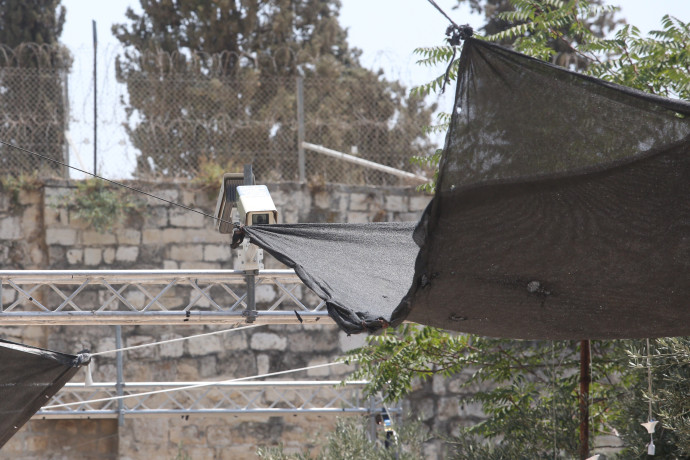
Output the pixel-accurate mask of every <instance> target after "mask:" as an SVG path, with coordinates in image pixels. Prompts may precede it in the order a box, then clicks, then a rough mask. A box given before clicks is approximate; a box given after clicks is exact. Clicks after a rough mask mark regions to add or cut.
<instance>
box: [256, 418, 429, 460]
mask: <svg viewBox="0 0 690 460" xmlns="http://www.w3.org/2000/svg"><path fill="white" fill-rule="evenodd" d="M368 425H369V417H361V418H359V419H353V418H338V420H337V422H336V427H335V431H333V432H331V433H329V434H328V435H327V436H326V439H325V442H324V443H323V445H315V446H313V447H315V448H320V450H321V452H320V453H319V454H318V455H312V454H311V453H310V451H308V450H303V451H302V452H301V453H296V454H287V453H285V451H284V449H283V447H282V446H279V447H260V448H259V449H258V452H257V455H258V457H259V458H260V459H262V460H308V459H318V460H321V459H323V460H349V459H358V460H360V459H361V460H415V459H418V458H422V457H423V452H422V447H423V443H424V441H425V440H426V439H427V437H428V434H427V433H426V430H424V428H423V427H421V426H420V424H419V423H417V422H414V421H413V422H408V423H405V424H404V425H402V426H397V425H393V427H394V431H393V432H390V434H389V433H386V432H383V430H381V429H377V431H376V438H375V439H370V438H369V436H370V434H369V433H368V431H369V430H368ZM310 450H311V449H310Z"/></svg>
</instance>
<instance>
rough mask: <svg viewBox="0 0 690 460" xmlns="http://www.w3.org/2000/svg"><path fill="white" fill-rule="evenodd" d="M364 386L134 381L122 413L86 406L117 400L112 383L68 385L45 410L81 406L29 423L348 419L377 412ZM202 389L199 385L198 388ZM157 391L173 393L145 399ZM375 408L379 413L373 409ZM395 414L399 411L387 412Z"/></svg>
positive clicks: (45, 413)
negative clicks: (311, 416)
mask: <svg viewBox="0 0 690 460" xmlns="http://www.w3.org/2000/svg"><path fill="white" fill-rule="evenodd" d="M366 383H367V382H365V381H353V382H348V383H346V384H342V383H341V382H340V381H285V380H274V381H261V382H232V383H218V382H158V383H156V382H139V383H131V382H128V383H125V384H124V385H123V386H124V393H123V394H124V395H125V396H128V397H126V398H123V399H121V400H119V401H122V402H123V404H122V409H119V408H118V400H112V399H111V400H109V401H101V402H92V403H87V402H86V401H91V400H97V399H107V398H112V397H115V396H117V395H118V391H117V385H116V383H115V382H106V383H95V384H93V385H90V386H85V385H84V384H83V383H68V384H67V385H65V387H64V388H63V389H62V390H60V392H58V394H56V395H55V396H54V397H53V399H52V400H51V401H50V402H49V403H47V404H46V406H51V405H58V404H66V403H73V402H83V403H82V404H78V405H74V406H67V407H61V408H54V409H46V408H43V409H41V410H40V411H38V412H37V413H36V414H35V415H34V417H33V418H34V419H65V418H118V417H119V416H120V414H122V415H124V416H125V417H169V416H171V415H203V416H209V415H252V414H254V415H266V416H273V415H288V414H322V415H333V416H342V415H353V414H371V413H374V412H375V413H380V411H381V410H382V408H383V403H382V401H381V400H375V401H372V400H362V399H361V390H362V388H363V387H364V385H366ZM201 385H203V386H201ZM157 390H177V391H169V392H165V393H156V394H146V393H149V392H153V391H157ZM375 408H378V409H375ZM388 411H389V412H391V413H395V414H398V413H400V408H394V409H388Z"/></svg>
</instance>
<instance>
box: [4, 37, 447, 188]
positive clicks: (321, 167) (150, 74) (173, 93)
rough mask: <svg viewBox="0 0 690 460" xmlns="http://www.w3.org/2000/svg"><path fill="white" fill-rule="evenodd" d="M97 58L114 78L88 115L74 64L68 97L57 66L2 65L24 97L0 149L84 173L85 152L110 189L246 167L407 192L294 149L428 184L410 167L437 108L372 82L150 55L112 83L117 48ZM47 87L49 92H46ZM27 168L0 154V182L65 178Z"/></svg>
mask: <svg viewBox="0 0 690 460" xmlns="http://www.w3.org/2000/svg"><path fill="white" fill-rule="evenodd" d="M82 54H83V53H82ZM103 54H104V58H103V62H102V65H103V66H104V67H105V68H106V69H109V72H111V73H106V75H105V76H104V77H103V78H104V79H105V82H103V81H99V82H98V85H97V88H96V89H97V91H98V95H99V98H98V101H99V102H98V104H97V106H96V107H97V111H96V112H95V111H94V109H93V102H92V101H93V89H90V88H93V82H94V79H93V76H92V75H89V71H88V70H87V69H88V67H85V66H83V64H82V67H79V66H76V67H75V68H73V70H72V72H71V73H70V74H69V78H70V84H69V87H70V91H69V98H68V97H67V94H68V93H67V91H66V88H67V83H66V78H67V74H66V70H65V69H64V65H63V68H57V69H56V68H52V67H49V66H48V67H40V68H35V66H34V68H26V67H21V66H16V65H15V66H12V65H7V63H5V64H6V65H5V66H4V67H2V68H0V85H1V86H0V88H2V90H3V91H5V88H8V87H10V86H11V88H12V91H14V92H16V94H18V95H25V98H14V99H11V100H9V99H8V100H4V98H3V109H4V110H3V115H2V125H1V126H0V139H1V140H4V141H6V142H11V143H13V144H15V145H18V146H19V147H22V148H26V149H28V150H32V151H36V152H37V153H43V152H50V155H51V157H54V158H56V159H67V158H69V159H70V160H71V162H70V164H72V165H74V166H77V167H80V168H82V169H86V170H88V171H89V172H90V171H92V170H93V168H92V167H91V162H90V158H89V157H90V150H94V158H96V157H97V158H98V165H97V170H98V172H99V173H101V174H103V175H105V176H106V177H109V178H113V179H122V178H137V179H158V178H161V177H165V178H176V179H193V178H195V177H197V176H198V175H200V174H204V173H206V172H205V171H207V170H208V169H209V168H208V167H209V166H212V167H215V168H216V169H222V170H225V171H232V170H235V171H241V170H242V167H243V165H244V164H249V163H251V164H253V166H254V171H255V174H256V177H257V181H261V182H277V181H297V180H306V181H309V182H313V183H321V182H323V183H326V182H335V183H347V184H371V185H403V184H404V185H409V184H410V180H409V179H400V178H398V177H396V176H393V175H391V174H388V173H385V172H382V171H377V170H372V169H370V168H366V167H363V166H359V165H354V164H352V163H347V162H344V161H342V160H338V159H335V158H330V157H326V156H323V155H322V154H319V153H316V152H313V151H311V150H308V149H301V148H300V145H301V143H300V141H304V142H308V143H311V144H317V145H322V146H324V147H327V148H329V149H333V150H337V151H340V152H343V153H346V154H353V155H354V156H357V157H359V158H362V159H366V160H370V161H374V162H376V163H381V164H383V165H386V166H390V167H393V168H397V169H401V170H405V171H409V172H414V173H417V174H422V175H426V176H430V172H429V171H425V170H423V169H422V168H421V167H419V166H416V165H414V164H413V163H412V162H411V161H410V159H411V158H412V156H415V155H416V156H420V155H421V156H423V155H429V154H431V153H432V152H433V151H434V149H435V148H436V146H435V145H433V142H432V141H430V140H429V139H428V138H427V137H426V136H425V134H424V132H423V130H424V126H425V125H428V124H430V121H431V114H432V112H433V109H434V107H430V106H428V105H427V104H426V103H425V102H424V101H423V100H422V99H420V98H415V97H410V96H409V95H408V93H407V91H406V90H405V88H403V87H401V86H400V85H398V84H396V83H394V82H393V83H391V82H386V81H385V80H383V78H382V77H380V76H374V77H372V76H371V75H374V74H371V73H369V74H368V75H369V77H368V78H359V77H358V76H347V75H343V76H339V77H337V78H315V77H313V78H309V77H304V78H302V77H275V76H273V77H266V76H264V75H263V74H262V73H261V72H258V71H252V70H251V69H249V70H247V69H243V70H242V72H233V73H232V74H231V75H227V74H225V73H224V72H222V71H219V70H218V69H216V68H214V67H213V66H211V67H209V66H203V65H200V62H202V60H203V59H208V56H192V57H193V59H190V57H189V56H186V64H185V65H184V66H183V67H182V68H180V67H179V66H172V65H169V64H170V61H171V60H174V59H175V56H170V55H164V54H161V53H158V54H157V55H155V56H145V57H142V59H146V60H147V62H148V63H149V67H147V68H146V69H147V71H139V72H134V73H130V74H128V75H126V76H127V78H122V76H123V75H125V73H122V72H121V73H120V74H119V75H120V77H121V78H120V79H119V81H115V79H114V78H113V77H112V72H114V69H115V68H121V67H118V66H119V65H121V64H120V62H119V61H118V58H120V59H121V58H122V54H121V50H120V49H118V50H113V49H109V50H106V52H105V53H103ZM214 58H215V57H213V56H212V57H211V59H214ZM151 63H153V64H151ZM77 64H78V63H77ZM152 68H153V69H155V70H156V71H152ZM209 69H210V70H209ZM365 76H366V75H365ZM46 80H48V81H50V82H54V83H53V84H52V85H51V86H48V85H46V83H45V81H46ZM48 89H50V90H51V91H52V92H51V93H48V92H47V91H48ZM39 95H40V96H39ZM89 98H91V100H89ZM12 101H15V102H12ZM67 107H69V108H71V111H70V112H69V119H68V121H69V123H68V122H66V121H65V120H67V118H66V117H67V112H66V110H67V109H66V108H67ZM98 112H100V115H96V113H98ZM92 113H93V114H94V115H93V116H92ZM38 114H40V116H39V115H38ZM94 119H97V123H96V128H97V129H96V132H97V138H98V144H97V148H96V149H94V148H93V143H92V142H93V141H92V139H93V137H94V129H93V125H94ZM68 128H69V129H68ZM18 133H19V134H18ZM46 133H48V134H49V135H46ZM90 139H91V141H90ZM35 161H36V158H35V157H32V156H31V155H27V154H26V153H21V154H17V152H15V151H12V149H8V148H7V147H4V146H3V148H2V150H0V162H1V164H2V166H3V168H4V170H5V171H7V172H21V171H35V170H39V171H40V172H41V174H52V175H59V176H64V175H65V174H66V172H65V171H64V168H63V169H60V168H55V167H53V168H52V169H48V170H45V171H44V170H42V169H41V168H38V167H37V166H36V164H35ZM41 161H42V160H41ZM94 161H95V160H94ZM42 162H43V163H45V162H44V161H42ZM412 183H415V182H412Z"/></svg>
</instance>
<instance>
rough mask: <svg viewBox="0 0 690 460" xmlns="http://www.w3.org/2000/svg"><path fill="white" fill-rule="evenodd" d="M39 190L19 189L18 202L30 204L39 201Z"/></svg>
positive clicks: (38, 202)
mask: <svg viewBox="0 0 690 460" xmlns="http://www.w3.org/2000/svg"><path fill="white" fill-rule="evenodd" d="M41 195H42V193H41V191H40V190H24V189H22V190H19V204H21V205H31V204H40V203H41Z"/></svg>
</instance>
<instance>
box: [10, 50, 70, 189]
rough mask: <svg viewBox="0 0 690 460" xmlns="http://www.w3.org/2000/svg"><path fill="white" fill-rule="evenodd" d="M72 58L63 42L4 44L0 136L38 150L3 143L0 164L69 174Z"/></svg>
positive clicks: (20, 169)
mask: <svg viewBox="0 0 690 460" xmlns="http://www.w3.org/2000/svg"><path fill="white" fill-rule="evenodd" d="M69 65H70V58H69V54H68V53H67V51H66V50H65V49H64V48H62V47H53V46H41V45H35V44H26V45H21V46H19V47H17V48H14V49H12V48H8V47H6V46H1V45H0V108H1V109H0V140H2V141H4V142H8V143H11V144H13V145H17V146H19V147H22V148H24V149H27V150H30V151H32V152H35V153H37V154H39V155H41V156H43V157H45V158H41V156H38V155H29V154H27V153H25V152H21V151H19V150H17V149H13V148H11V147H9V146H7V145H5V144H2V145H0V170H1V171H5V172H6V173H22V172H23V173H29V172H30V173H33V172H35V171H36V172H38V173H39V174H41V175H44V176H46V175H47V176H60V177H64V176H66V175H67V170H66V169H67V168H65V167H64V166H62V165H60V164H59V163H56V162H53V161H50V160H51V159H52V160H57V161H60V162H63V163H65V162H67V158H68V156H67V155H68V152H67V146H66V142H65V131H66V129H67V112H68V109H67V107H68V101H67V93H66V88H67V81H66V79H67V73H68V70H69Z"/></svg>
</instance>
